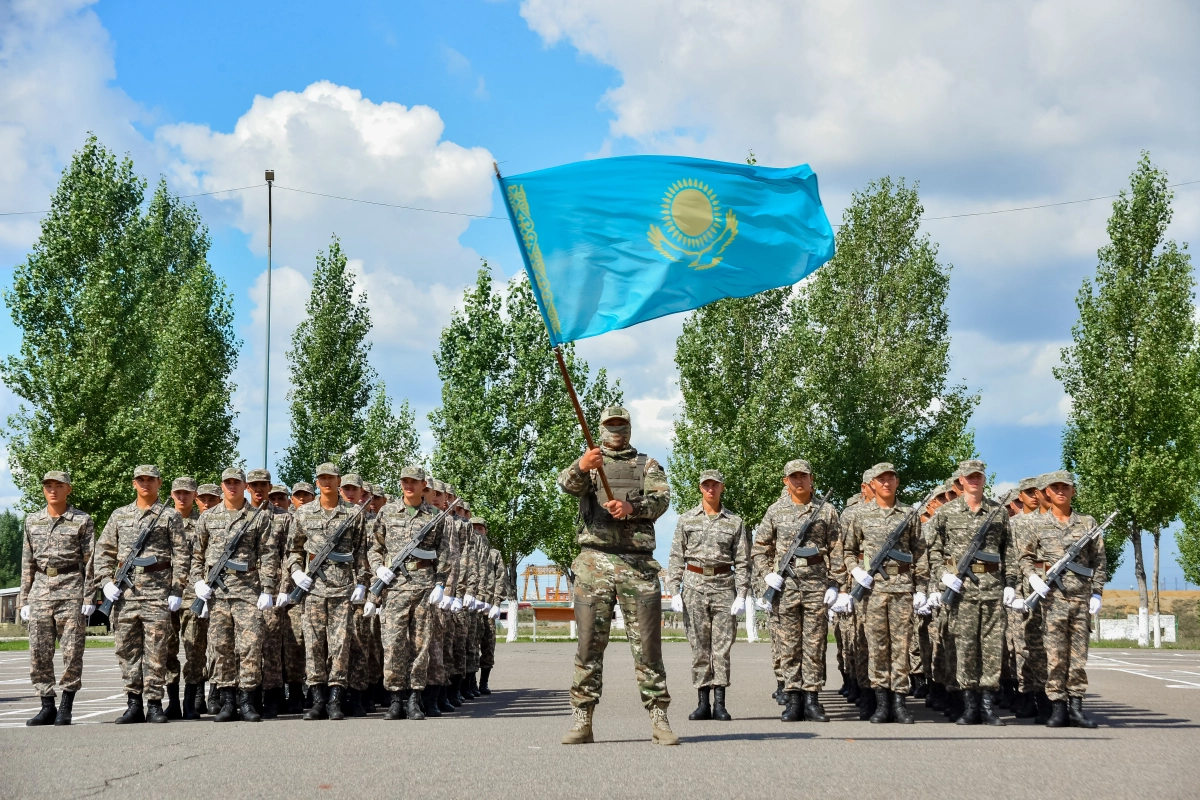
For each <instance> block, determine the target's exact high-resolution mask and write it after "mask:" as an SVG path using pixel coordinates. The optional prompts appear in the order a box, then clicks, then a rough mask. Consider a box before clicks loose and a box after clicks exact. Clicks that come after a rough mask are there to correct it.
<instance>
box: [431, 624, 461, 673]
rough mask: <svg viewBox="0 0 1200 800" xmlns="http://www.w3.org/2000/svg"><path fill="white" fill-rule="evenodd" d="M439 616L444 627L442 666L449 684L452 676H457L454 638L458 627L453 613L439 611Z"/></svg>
mask: <svg viewBox="0 0 1200 800" xmlns="http://www.w3.org/2000/svg"><path fill="white" fill-rule="evenodd" d="M434 613H436V614H437V615H438V617H439V618H440V620H441V625H442V635H441V639H440V641H441V645H442V666H443V667H444V668H445V670H446V678H447V682H449V678H450V676H451V675H457V674H458V673H457V672H455V671H454V637H455V635H456V634H457V632H458V625H457V623H455V621H454V614H453V612H451V611H446V610H443V609H438V610H437V611H436V612H434Z"/></svg>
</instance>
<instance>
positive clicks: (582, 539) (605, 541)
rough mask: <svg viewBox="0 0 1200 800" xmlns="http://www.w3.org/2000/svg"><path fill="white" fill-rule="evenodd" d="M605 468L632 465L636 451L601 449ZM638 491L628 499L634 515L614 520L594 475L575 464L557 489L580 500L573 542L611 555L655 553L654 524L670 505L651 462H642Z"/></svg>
mask: <svg viewBox="0 0 1200 800" xmlns="http://www.w3.org/2000/svg"><path fill="white" fill-rule="evenodd" d="M601 451H602V452H603V454H604V465H605V466H606V467H607V466H608V465H609V464H612V463H615V462H621V461H624V462H629V461H635V460H636V459H637V458H638V451H637V450H635V449H634V448H632V447H627V448H625V449H624V450H609V449H608V448H601ZM640 483H641V486H640V488H638V489H636V490H634V491H633V492H631V493H630V494H629V496H628V498H627V499H628V501H629V504H630V505H632V506H633V514H631V515H630V516H628V517H626V518H625V519H616V518H614V517H613V516H612V515H611V514H609V513H608V511H607V510H605V508H604V506H603V502H604V500H603V494H604V489H603V487H602V485H601V482H600V476H599V474H598V473H596V472H594V471H593V472H586V473H585V472H583V471H581V470H580V469H579V462H578V461H575V462H574V463H573V464H571V466H569V467H567V468H566V469H564V470H563V471H562V472H561V473H559V475H558V485H559V488H561V489H562V490H563V491H564V492H566V493H567V494H569V495H573V496H575V497H578V498H579V528H578V530H577V531H576V534H575V538H576V541H578V543H579V545H580V546H581V547H591V548H596V549H600V550H604V551H606V552H613V553H631V554H633V553H638V554H645V555H649V554H651V553H653V552H654V521H655V520H657V519H658V518H659V517H661V516H662V515H663V514H664V513H666V511H667V508H668V506H670V504H671V487H670V485H669V484H668V483H667V475H666V473H665V472H663V468H662V466H660V465H659V463H658V462H657V461H655V460H654V459H653V458H647V459H646V460H645V468H644V469H643V470H642V475H641V477H640Z"/></svg>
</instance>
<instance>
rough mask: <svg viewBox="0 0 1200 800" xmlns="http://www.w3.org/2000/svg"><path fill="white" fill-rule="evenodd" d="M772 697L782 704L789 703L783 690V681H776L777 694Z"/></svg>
mask: <svg viewBox="0 0 1200 800" xmlns="http://www.w3.org/2000/svg"><path fill="white" fill-rule="evenodd" d="M771 697H772V698H773V699H774V700H775V702H776V703H778V704H779V705H781V706H782V705H784V704H786V703H787V694H786V693H785V692H784V691H783V681H775V694H773V695H771Z"/></svg>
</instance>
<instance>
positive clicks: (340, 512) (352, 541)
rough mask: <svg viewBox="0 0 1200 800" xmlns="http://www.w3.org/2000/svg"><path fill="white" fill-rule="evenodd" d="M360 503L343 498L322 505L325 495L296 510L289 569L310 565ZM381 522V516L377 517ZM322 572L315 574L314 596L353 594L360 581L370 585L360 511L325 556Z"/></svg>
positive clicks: (289, 534) (291, 531) (292, 525)
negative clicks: (334, 503)
mask: <svg viewBox="0 0 1200 800" xmlns="http://www.w3.org/2000/svg"><path fill="white" fill-rule="evenodd" d="M356 510H357V506H355V505H354V504H353V503H347V502H346V501H345V500H339V501H338V504H337V506H336V507H335V508H331V509H329V510H326V509H324V508H322V507H321V498H320V497H317V499H316V500H313V501H312V502H311V503H305V504H304V505H302V506H300V507H299V508H297V509H295V510H294V511H293V512H292V519H291V523H290V525H289V526H288V543H287V573H288V575H289V576H290V575H291V574H292V573H293V572H297V571H304V570H307V569H308V562H309V559H310V558H311V557H312V556H314V555H316V554H317V552H318V551H320V549H321V548H322V547H324V546H325V543H326V542H327V541H328V540H329V537H330V536H332V535H333V534H334V533H335V532H336V531H337V530H338V528H340V527H341V526H342V523H344V522H346V520H347V519H349V518H350V517H351V516H353V515H354V514H355V512H356ZM376 524H378V520H376ZM322 572H323V573H324V574H323V575H322V574H317V575H314V576H312V580H313V585H312V589H310V590H309V592H308V593H309V594H311V595H313V596H314V597H329V598H334V597H349V596H350V595H351V594H352V593H353V592H354V587H355V585H357V584H362V585H370V583H371V581H370V579H369V571H368V569H367V547H366V520H364V519H363V516H362V514H359V515H358V516H357V517H356V518H355V519H354V521H353V522H351V523H350V525H349V526H348V527H347V530H345V531H344V532H343V533H342V535H341V538H340V539H338V543H337V547H335V548H334V550H333V553H331V554H330V557H329V558H327V559H325V564H324V567H323V569H322Z"/></svg>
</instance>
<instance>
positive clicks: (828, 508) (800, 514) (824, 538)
mask: <svg viewBox="0 0 1200 800" xmlns="http://www.w3.org/2000/svg"><path fill="white" fill-rule="evenodd" d="M811 516H812V503H805V504H804V505H796V503H795V502H794V501H793V500H792V498H791V495H787V496H785V497H783V498H780V499H779V500H776V501H775V502H774V503H772V504H771V506H770V508H768V509H767V513H766V514H765V515H764V516H763V520H762V522H760V523H758V527H757V528H755V529H754V550H753V551H752V555H753V558H754V571H755V574H756V575H757V576H758V580H759V586H758V591H759V593H760V595H761V593H762V592H764V591H765V590H766V583H765V582H764V580H763V579H764V578H765V577H766V576H767V574H769V573H771V572H777V573H779V574H780V575H782V574H783V570H784V568H785V567H786V566H787V565H786V564H782V563H780V562H781V560H782V559H783V556H784V554H785V553H787V551H788V548H790V547H791V546H792V540H793V539H795V538H796V534H797V533H798V532H799V531H800V529H801V528H802V527H804V525H805V523H807V522H808V519H809V517H811ZM839 530H840V526H839V524H838V513H837V511H836V510H834V507H833V506H832V505H830V504H829V503H826V504H825V505H823V506H822V507H821V510H820V512H819V514H818V516H817V520H816V521H815V522H814V523H813V525H812V527H811V528H809V529H808V535H807V536H806V537H805V539H804V543H803V545H802V547H803V548H810V547H811V548H816V551H817V552H816V553H815V554H813V555H812V556H809V557H807V558H806V557H803V556H799V557H797V558H795V559H793V561H792V571H793V572H795V573H796V576H797V577H796V578H792V577H787V578H785V580H784V587H785V588H788V589H799V590H800V591H805V592H815V591H825V590H826V589H828V588H829V587H830V586H837V585H838V583H839V580H838V574H839V572H841V571H842V570H843V569H844V567H843V566H842V565H840V564H838V563H837V562H836V561H835V560H834V558H835V556H836V547H837V543H838V532H839Z"/></svg>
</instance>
